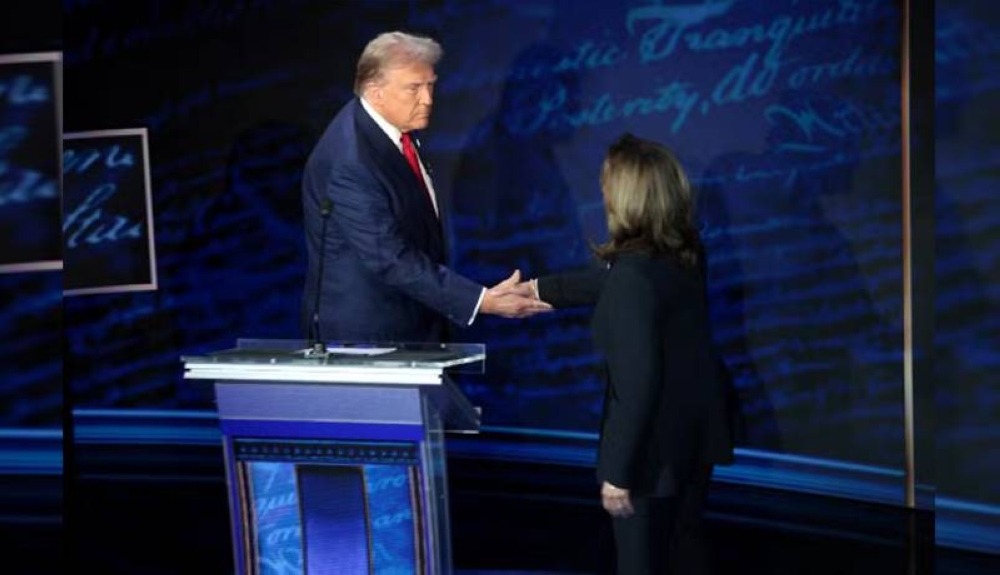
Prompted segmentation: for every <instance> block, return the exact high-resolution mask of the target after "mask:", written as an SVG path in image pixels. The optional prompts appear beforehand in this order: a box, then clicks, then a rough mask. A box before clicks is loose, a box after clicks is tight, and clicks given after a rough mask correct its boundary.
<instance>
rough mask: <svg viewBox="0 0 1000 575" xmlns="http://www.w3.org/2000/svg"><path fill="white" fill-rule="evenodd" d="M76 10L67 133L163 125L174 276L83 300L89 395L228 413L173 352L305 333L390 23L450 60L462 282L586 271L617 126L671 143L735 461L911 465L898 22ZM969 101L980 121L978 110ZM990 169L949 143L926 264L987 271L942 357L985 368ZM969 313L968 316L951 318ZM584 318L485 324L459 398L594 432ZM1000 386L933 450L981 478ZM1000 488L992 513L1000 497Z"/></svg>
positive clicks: (494, 10) (858, 7) (559, 1)
mask: <svg viewBox="0 0 1000 575" xmlns="http://www.w3.org/2000/svg"><path fill="white" fill-rule="evenodd" d="M65 12H66V14H65V15H66V21H67V23H68V24H67V30H66V44H67V51H66V55H65V56H66V86H67V90H68V91H69V92H70V93H71V94H72V96H71V97H69V98H67V101H66V129H67V131H84V130H97V129H113V128H120V127H136V126H145V127H148V128H149V130H150V155H151V166H152V186H153V195H154V212H155V227H156V239H157V248H156V249H157V256H158V275H159V285H160V289H159V290H158V291H157V292H154V293H136V294H117V295H103V296H85V297H77V298H70V299H68V300H67V301H66V304H65V313H66V321H67V337H68V343H67V346H66V362H67V365H66V369H67V372H68V373H69V374H70V377H69V382H70V386H71V390H72V392H73V394H74V400H75V402H76V405H79V406H87V407H98V406H114V407H137V406H142V407H160V408H173V407H184V408H211V398H210V394H209V390H208V389H207V388H204V387H199V386H196V385H192V384H191V383H188V382H185V381H183V380H182V379H181V370H180V363H179V359H178V358H179V356H180V355H181V354H184V353H195V352H203V351H209V350H213V349H218V348H223V347H230V346H232V345H233V343H234V340H235V338H236V337H297V336H299V335H300V334H299V333H298V325H297V317H298V315H297V309H298V304H299V297H300V295H301V290H302V281H303V276H304V257H303V245H302V226H301V210H300V206H299V203H300V200H299V190H298V186H299V180H300V176H301V169H302V165H303V163H304V160H305V157H306V155H307V154H308V152H309V150H310V148H311V146H312V144H313V143H314V141H315V138H316V137H317V136H318V134H319V133H320V132H321V131H322V129H323V128H324V126H325V124H326V122H328V121H329V119H330V118H332V116H333V114H334V113H335V112H336V111H337V109H338V108H339V107H340V106H341V105H342V104H343V103H344V102H345V101H347V99H349V98H350V97H351V93H350V86H351V84H352V80H353V68H354V64H355V62H356V59H357V56H358V54H359V52H360V50H361V48H362V47H363V45H364V44H365V42H367V41H368V40H369V39H370V38H371V37H373V36H374V35H375V34H377V33H379V32H381V31H384V30H390V29H397V28H398V29H407V30H411V31H416V32H422V33H426V34H429V35H432V36H434V37H436V38H437V39H438V40H439V41H440V42H441V43H442V45H443V46H444V49H445V57H444V59H443V60H442V62H441V64H440V66H439V67H438V73H439V76H440V81H439V84H438V89H437V93H436V104H435V114H434V118H433V120H432V125H431V128H430V129H429V130H428V131H427V132H426V133H425V134H424V137H423V142H424V146H423V150H422V153H423V154H424V155H425V156H426V157H427V159H428V160H429V161H430V163H431V165H432V168H433V175H432V177H433V178H434V182H435V188H436V189H437V190H438V193H439V194H440V195H441V200H442V204H443V205H444V206H445V207H446V220H445V223H446V229H447V231H448V236H449V243H450V249H451V252H450V253H451V258H452V263H453V265H454V266H455V267H456V268H457V269H459V270H460V271H462V272H463V273H465V274H467V275H469V276H470V277H473V278H475V279H477V280H479V281H482V282H483V283H486V284H492V283H494V282H496V281H499V280H500V279H503V278H504V277H506V276H507V275H508V274H509V273H510V271H511V270H512V269H514V268H518V269H520V270H521V271H522V273H524V274H526V275H529V276H534V275H538V274H543V273H547V272H552V271H557V270H561V269H565V268H569V267H575V266H579V265H583V264H585V263H586V262H587V261H588V258H589V257H590V256H589V255H588V246H589V245H590V244H591V243H593V242H598V241H600V240H601V239H602V238H603V237H604V234H605V227H604V223H603V219H602V213H601V206H600V200H599V197H600V196H599V191H598V185H597V174H598V170H599V166H600V161H601V158H602V156H603V154H604V151H605V148H606V146H607V144H608V143H609V142H610V141H611V140H613V139H614V138H615V137H616V136H617V135H619V134H620V133H621V132H623V131H632V132H634V133H636V134H637V135H640V136H644V137H647V138H653V139H656V140H659V141H661V142H663V143H665V144H667V145H669V146H670V147H672V148H673V149H674V150H675V151H676V152H677V154H678V155H679V157H680V158H681V160H682V162H683V163H684V165H685V166H686V167H687V169H688V172H689V175H690V176H691V179H692V181H693V182H694V183H695V185H696V187H697V189H698V193H699V209H700V211H699V223H700V226H701V228H702V232H703V235H704V238H705V240H706V243H707V247H708V250H709V274H710V295H711V304H712V314H713V322H714V328H715V335H716V339H717V343H718V344H719V346H720V347H721V349H722V350H723V352H724V355H725V358H726V361H727V363H728V364H729V366H730V367H731V368H732V370H733V372H734V374H735V375H736V379H737V384H738V387H739V391H740V396H741V399H742V409H743V412H744V414H745V415H746V418H747V420H748V424H749V436H748V439H747V443H746V445H748V446H751V447H758V448H764V449H769V450H774V451H779V452H786V453H796V454H808V455H816V456H820V457H826V458H832V459H841V460H849V461H854V462H862V463H871V464H876V465H882V466H887V467H893V468H898V467H900V466H901V465H902V449H901V447H902V409H901V402H902V354H901V346H902V321H901V298H900V294H901V292H902V284H901V277H902V268H901V241H902V240H901V233H900V229H901V219H900V213H901V202H900V197H901V187H900V171H901V166H900V145H899V141H900V139H899V131H900V104H899V82H900V78H899V73H898V69H899V58H898V45H899V33H898V29H899V26H900V21H899V14H898V11H897V8H896V2H893V1H889V0H885V1H879V0H824V1H818V0H817V1H809V2H804V1H799V0H781V1H774V2H767V3H763V2H750V1H710V2H705V1H697V2H695V1H692V2H690V3H686V4H678V3H673V2H671V3H666V2H656V1H652V0H647V1H638V0H637V1H632V2H614V3H612V2H603V1H597V0H593V1H589V0H573V1H570V0H527V1H502V0H492V1H490V0H483V1H479V2H461V1H457V0H440V1H434V2H416V1H398V2H390V1H381V2H351V3H329V2H322V1H309V0H293V1H281V2H277V1H267V0H262V1H259V2H252V3H247V2H241V1H235V0H232V1H230V0H215V1H213V2H210V3H207V4H205V3H201V2H198V3H195V2H176V1H171V2H166V1H150V2H144V3H136V2H123V1H112V0H108V1H105V2H98V3H93V2H67V3H65ZM970 14H971V15H970ZM952 15H953V17H954V18H955V19H957V20H958V21H959V22H960V23H961V22H964V24H963V25H964V26H966V28H962V29H961V30H962V31H959V32H955V34H958V35H959V36H961V35H962V34H965V33H966V32H967V31H968V30H973V31H975V30H978V32H976V33H977V34H979V35H980V36H974V37H977V38H979V37H981V38H983V39H985V40H990V39H992V40H990V42H986V43H985V45H987V46H989V48H988V49H985V51H984V52H979V53H977V52H973V51H971V49H970V46H971V44H970V45H966V44H965V43H961V42H959V43H957V44H956V46H958V47H961V48H962V54H968V53H972V55H970V56H969V57H968V58H964V59H961V62H964V64H961V65H957V67H955V68H954V70H956V73H955V75H954V79H953V81H954V84H948V85H955V86H959V87H961V86H966V87H970V86H972V87H975V89H974V90H971V91H970V90H965V89H962V88H956V91H955V92H954V94H952V95H951V99H950V100H945V102H946V103H952V105H954V106H955V109H956V121H953V122H952V123H951V124H948V125H951V126H954V127H955V129H956V130H959V129H963V130H973V131H974V133H976V134H980V135H981V136H982V140H981V141H982V142H983V143H984V144H988V143H992V144H993V145H994V147H995V139H994V140H991V139H989V138H990V137H992V136H990V135H989V131H988V130H986V129H985V128H984V127H981V128H979V129H978V131H976V128H974V126H975V125H979V126H985V125H984V124H982V123H979V122H981V119H980V118H982V117H985V118H991V117H993V116H990V114H995V113H994V112H990V110H991V108H989V106H988V102H990V99H989V97H988V94H989V92H990V90H994V91H995V87H993V86H991V85H988V84H987V83H986V79H988V78H990V74H989V71H990V69H989V66H995V64H990V63H988V60H989V56H990V55H993V54H995V52H996V50H997V48H996V47H997V46H998V43H997V42H996V38H995V36H991V34H994V33H993V32H989V30H988V28H987V29H978V28H976V22H977V16H976V15H975V14H972V13H965V12H953V13H952ZM942 21H944V20H942ZM970 27H971V28H970ZM943 33H944V31H939V38H940V34H943ZM968 33H969V34H972V32H968ZM976 45H977V46H979V45H984V44H982V43H979V44H976ZM939 50H940V49H939ZM975 58H980V59H979V60H976V59H975ZM994 59H995V58H994ZM970 62H971V63H970ZM976 62H978V63H976ZM940 63H941V61H940V57H939V64H940ZM970 74H971V75H970ZM976 74H978V76H977V75H976ZM942 76H943V77H946V78H947V77H948V75H947V74H942ZM993 76H995V74H994V75H993ZM949 81H952V80H949ZM938 96H939V98H944V97H945V96H944V94H943V92H942V91H940V90H939V94H938ZM967 102H978V105H977V106H978V107H973V108H971V110H974V111H978V112H972V115H971V116H969V115H965V116H961V114H960V113H959V112H958V110H959V109H962V110H969V109H970V108H968V107H967V106H965V103H967ZM976 113H978V114H979V115H976ZM958 119H960V120H961V122H958V121H957V120H958ZM942 121H946V119H942ZM957 133H958V132H956V134H957ZM956 137H957V136H956ZM989 150H990V148H988V147H982V146H974V147H971V149H970V148H956V149H955V150H954V153H953V154H947V153H946V154H944V155H941V156H939V165H938V172H939V175H940V176H941V183H940V185H941V186H946V187H948V190H949V191H950V192H951V193H950V194H948V195H942V196H940V197H939V201H938V205H939V207H940V208H941V209H942V210H945V211H946V212H947V211H949V210H950V213H952V214H955V215H956V216H960V217H956V218H954V219H952V220H949V219H948V218H947V217H943V218H939V230H940V231H941V232H942V233H944V234H945V235H946V237H951V238H954V239H955V241H954V242H953V243H951V244H948V245H950V246H951V247H948V246H944V247H943V248H942V251H943V252H945V253H946V255H945V257H943V258H941V259H940V260H939V263H938V265H939V266H946V269H945V270H944V271H945V272H947V273H954V274H961V273H962V272H961V270H967V271H968V270H979V271H980V275H979V276H978V277H979V278H980V279H979V281H978V283H977V282H973V283H972V284H964V283H962V282H960V281H953V282H952V281H948V280H947V277H950V276H946V279H945V281H943V282H942V283H941V284H940V285H939V287H938V303H939V306H940V307H941V308H942V310H943V312H944V314H945V316H944V317H945V319H944V323H943V325H944V326H945V329H944V331H943V332H942V333H943V334H945V335H943V336H942V337H941V338H939V340H940V342H941V343H940V346H939V347H940V349H943V350H951V351H953V352H956V353H957V350H961V353H959V354H958V355H957V356H956V355H954V354H953V355H952V356H951V357H959V358H960V359H961V361H960V362H959V365H960V366H963V369H967V370H969V371H968V373H972V374H976V375H978V376H988V374H989V372H990V370H989V367H991V366H995V365H996V361H997V354H996V349H997V346H996V345H992V346H990V345H986V344H983V343H982V342H984V341H990V340H988V339H980V338H982V337H986V338H989V337H992V338H993V340H992V341H996V325H995V323H991V322H993V321H995V320H991V319H989V316H985V315H983V310H985V309H987V308H990V307H991V306H992V308H995V302H996V285H997V283H996V273H995V270H996V265H995V263H996V262H995V256H994V255H992V253H991V252H993V253H995V251H996V250H987V251H984V252H982V254H981V255H970V252H975V250H977V249H978V248H979V246H980V245H983V244H982V242H986V244H987V245H988V246H994V245H995V242H996V220H995V217H994V216H990V215H989V214H990V212H989V210H986V209H984V208H986V207H987V204H988V202H990V201H993V202H995V200H992V199H990V198H988V194H987V193H986V190H987V189H988V183H989V181H990V178H991V177H992V175H991V174H992V173H993V171H995V166H996V154H995V151H989ZM973 157H978V158H980V163H979V164H976V165H975V166H973V167H972V168H969V169H971V170H972V172H971V173H973V174H976V178H978V179H968V178H966V177H965V174H967V173H969V172H967V171H964V170H965V169H966V168H961V169H958V168H956V171H955V172H954V178H953V179H952V180H950V181H946V178H945V176H948V177H951V176H949V174H952V172H948V171H947V170H945V169H942V165H943V166H945V167H947V166H957V167H961V166H971V165H972V164H970V163H969V161H970V159H971V158H973ZM942 162H943V164H942ZM976 166H978V167H976ZM991 170H992V171H991ZM970 182H972V183H970ZM996 213H997V210H995V209H994V210H992V214H996ZM991 217H992V218H993V219H990V218H991ZM949 221H950V222H951V223H949ZM962 238H965V239H966V240H967V241H965V242H964V243H963V241H960V240H962ZM949 249H952V250H954V254H955V257H954V258H949V257H947V250H949ZM990 274H992V275H990ZM954 277H957V275H956V276H954ZM969 286H978V288H976V289H978V291H970V289H972V288H970V287H969ZM969 294H973V296H972V298H973V300H975V301H978V302H980V303H979V304H978V306H979V307H974V306H973V307H968V306H959V307H954V306H953V304H952V302H954V301H967V300H968V299H969V297H970V295H969ZM976 298H978V299H976ZM956 310H958V311H961V313H958V311H956ZM993 317H996V314H994V315H993ZM948 318H951V319H948ZM588 321H589V316H588V313H587V311H586V310H568V311H563V312H559V313H556V314H552V315H550V316H546V317H545V318H541V319H534V320H526V321H513V320H501V319H493V318H480V320H477V322H476V325H475V326H473V327H472V328H470V329H468V330H465V331H462V332H459V335H458V338H459V339H461V340H463V341H476V342H485V343H486V344H487V345H488V350H489V360H488V365H487V373H486V374H485V375H484V376H481V377H465V378H463V379H462V380H461V384H462V386H463V387H464V389H465V391H466V392H467V393H468V394H469V395H470V396H471V398H472V399H473V401H474V402H475V403H477V404H478V405H482V406H483V408H484V418H485V421H486V422H487V423H490V424H494V425H514V426H524V427H534V428H551V429H563V430H584V431H591V430H594V429H596V427H597V422H598V407H599V401H600V397H601V394H600V381H599V379H598V373H597V361H598V358H597V356H596V355H595V353H594V350H593V348H592V346H591V343H590V339H589V331H588ZM949 321H950V322H952V323H950V324H949ZM968 322H972V323H973V324H975V325H978V326H982V327H981V328H975V329H973V328H969V327H968ZM949 325H951V326H953V327H952V328H949V327H948V326H949ZM949 330H951V331H949ZM949 333H950V334H953V335H951V336H949V335H947V334H949ZM963 338H965V339H963ZM969 340H975V341H976V342H978V343H980V345H979V346H978V347H973V346H968V345H965V344H963V343H962V342H963V341H969ZM939 365H943V364H939ZM946 369H950V368H946ZM992 371H993V372H995V370H992ZM956 373H966V372H956ZM956 377H959V376H956ZM993 377H994V379H993V382H994V383H993V385H992V387H990V386H986V387H985V388H983V387H976V388H975V390H973V389H971V384H961V385H965V386H966V387H961V385H960V386H959V387H957V388H956V391H955V392H954V393H955V394H956V395H955V397H956V398H959V399H956V403H953V404H951V405H952V406H953V407H954V409H955V411H954V412H951V413H954V414H955V417H954V419H953V420H952V421H956V422H957V420H958V414H959V413H960V408H961V405H962V402H971V401H976V402H978V403H977V406H976V409H978V410H979V411H976V413H977V414H978V415H977V419H976V424H975V425H976V426H978V427H976V429H986V430H987V431H972V430H971V429H964V428H961V427H960V426H956V427H955V428H954V430H953V431H952V430H949V431H948V433H952V432H953V433H954V435H947V434H946V435H945V437H946V438H947V439H944V440H943V441H948V442H950V443H949V444H948V445H949V446H950V447H952V448H954V450H955V451H954V453H955V458H956V461H962V462H965V464H968V465H973V464H971V463H969V460H970V457H969V452H968V451H967V450H965V448H964V447H962V445H963V441H964V439H963V438H965V437H967V436H968V435H969V434H981V435H982V434H985V435H983V436H982V437H981V441H982V442H983V445H987V446H992V451H990V450H989V449H987V452H989V453H992V454H993V455H992V456H990V457H989V458H987V460H986V462H983V461H982V460H981V458H980V462H979V463H975V464H974V466H973V467H972V468H971V469H970V470H972V471H976V472H983V471H987V470H992V471H993V474H994V476H997V473H996V470H997V466H998V465H1000V463H998V460H1000V457H998V456H996V453H997V450H996V439H995V437H996V424H995V422H996V421H998V418H997V409H998V408H997V405H998V402H997V401H996V397H997V393H996V391H997V388H996V384H995V376H993ZM960 379H961V378H960ZM962 381H964V379H962ZM983 389H986V390H987V391H982V390H983ZM949 393H950V392H949ZM945 399H947V397H946V398H945ZM948 421H949V420H948V419H947V416H946V418H945V423H947V422H948ZM990 421H992V422H993V423H992V424H988V423H987V422H990ZM984 466H985V467H984ZM987 468H988V469H987ZM956 489H958V491H956V493H959V494H971V493H973V491H970V489H971V486H969V485H965V486H962V485H958V484H956ZM996 489H997V488H996V486H992V487H982V486H979V487H976V488H975V493H976V494H978V495H981V496H983V497H987V498H992V499H993V500H1000V493H997V491H996Z"/></svg>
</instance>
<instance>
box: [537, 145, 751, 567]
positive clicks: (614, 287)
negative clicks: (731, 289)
mask: <svg viewBox="0 0 1000 575" xmlns="http://www.w3.org/2000/svg"><path fill="white" fill-rule="evenodd" d="M601 189H602V192H603V195H604V205H605V211H606V214H607V220H608V229H609V240H608V242H607V243H605V244H604V245H602V246H600V247H599V248H598V250H597V254H598V256H599V257H600V258H601V259H602V260H604V262H606V269H601V270H596V271H591V272H581V273H573V274H563V275H556V276H550V277H543V278H540V279H538V280H533V287H534V289H535V293H536V295H537V296H538V297H539V299H542V300H544V301H546V302H548V303H549V304H551V305H553V306H554V307H557V308H558V307H567V306H573V305H588V304H594V303H595V302H596V307H595V309H594V316H593V322H592V327H593V331H594V339H595V343H596V345H597V347H598V349H599V350H600V351H601V352H603V356H604V358H605V360H606V375H607V387H606V392H605V397H604V415H603V421H602V424H601V434H600V446H599V449H598V462H597V478H598V481H599V482H600V483H601V499H602V502H603V505H604V508H605V509H606V510H607V511H608V513H609V514H611V516H612V517H613V530H614V535H615V546H616V549H617V557H618V559H617V565H618V573H619V575H631V574H646V573H704V572H706V571H707V570H708V566H707V561H708V557H707V549H706V547H705V544H704V541H703V537H702V526H701V515H702V509H703V506H704V501H705V496H706V492H707V488H708V483H709V478H710V476H711V474H712V469H713V466H714V465H715V464H725V463H730V462H731V461H732V457H733V443H732V433H731V431H730V426H729V421H730V417H729V406H728V400H727V398H728V397H730V393H729V391H730V389H729V385H730V382H729V381H728V377H727V375H728V374H727V373H726V371H725V367H724V364H723V363H722V362H721V361H720V360H719V358H718V356H717V355H716V354H715V353H714V351H713V344H712V336H711V332H710V327H709V317H708V306H707V302H706V290H705V283H704V281H705V280H704V269H705V266H704V254H703V250H702V247H701V242H700V241H699V238H698V234H697V231H696V230H695V228H694V223H693V222H694V218H693V202H692V197H691V189H690V186H689V185H688V181H687V178H686V176H685V175H684V172H683V170H682V169H681V166H680V164H679V163H678V162H677V159H676V158H675V157H674V155H673V154H672V153H671V152H670V151H669V150H667V149H666V148H665V147H663V146H661V145H659V144H656V143H654V142H650V141H647V140H642V139H639V138H636V137H634V136H632V135H629V134H626V135H625V136H623V137H622V138H620V139H619V140H618V141H617V142H615V143H614V144H613V145H612V146H611V147H610V149H609V150H608V154H607V157H606V158H605V161H604V165H603V168H602V171H601Z"/></svg>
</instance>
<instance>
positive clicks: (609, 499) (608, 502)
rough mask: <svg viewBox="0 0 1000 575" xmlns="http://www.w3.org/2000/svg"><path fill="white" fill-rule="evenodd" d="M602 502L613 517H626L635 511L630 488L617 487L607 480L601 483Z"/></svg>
mask: <svg viewBox="0 0 1000 575" xmlns="http://www.w3.org/2000/svg"><path fill="white" fill-rule="evenodd" d="M601 502H602V503H603V504H604V510H605V511H607V512H608V513H610V514H611V516H612V517H619V518H625V517H628V516H630V515H632V514H633V513H635V510H634V509H632V498H631V497H630V496H629V491H628V489H622V488H620V487H615V486H614V485H611V484H610V483H608V482H607V481H605V482H604V483H603V484H602V485H601Z"/></svg>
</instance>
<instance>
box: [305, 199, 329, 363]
mask: <svg viewBox="0 0 1000 575" xmlns="http://www.w3.org/2000/svg"><path fill="white" fill-rule="evenodd" d="M331 212H333V201H331V200H330V198H323V199H322V200H321V201H320V204H319V215H320V217H321V218H323V225H322V227H321V229H320V236H319V274H318V275H317V277H316V299H315V301H314V303H313V313H312V324H311V325H310V326H309V340H310V342H311V346H310V349H308V350H306V357H326V356H327V349H326V344H325V343H324V342H323V336H322V334H321V333H320V327H319V301H320V295H321V294H322V291H323V266H324V264H325V263H326V223H327V222H328V221H330V213H331Z"/></svg>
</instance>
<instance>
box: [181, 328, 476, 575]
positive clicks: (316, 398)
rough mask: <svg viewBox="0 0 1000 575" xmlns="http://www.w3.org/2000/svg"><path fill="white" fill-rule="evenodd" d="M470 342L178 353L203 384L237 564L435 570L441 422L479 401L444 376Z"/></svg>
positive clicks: (461, 427) (328, 570) (466, 358)
mask: <svg viewBox="0 0 1000 575" xmlns="http://www.w3.org/2000/svg"><path fill="white" fill-rule="evenodd" d="M485 357H486V354H485V348H484V346H483V345H481V344H399V343H392V344H345V345H334V346H331V347H329V348H328V349H327V350H326V352H325V353H319V354H318V353H315V352H313V351H311V350H309V349H308V346H307V344H306V342H304V341H296V340H239V341H238V342H237V345H236V347H235V348H232V349H227V350H221V351H218V352H214V353H209V354H205V355H200V356H185V357H183V358H182V361H183V363H184V377H185V379H191V380H208V381H212V382H214V383H213V385H214V389H215V398H216V402H217V408H218V414H219V424H220V427H221V431H222V438H223V451H224V456H225V466H226V482H227V486H228V497H229V508H230V521H231V530H232V541H233V553H234V561H235V566H236V572H237V573H239V574H240V575H244V574H245V575H269V574H282V575H292V574H298V573H301V574H308V575H326V574H330V575H333V574H337V575H353V574H359V575H361V574H364V575H372V574H374V575H378V574H381V573H391V574H394V575H395V574H407V573H412V574H414V575H448V574H450V573H451V572H452V566H451V543H450V541H451V538H450V530H449V521H448V489H447V477H446V468H445V453H444V449H445V446H444V433H445V431H456V432H470V433H474V432H477V431H478V429H479V412H478V409H477V408H474V407H473V406H472V405H471V404H470V403H469V401H468V400H467V399H466V397H465V396H464V395H463V394H462V393H461V391H459V389H458V388H457V387H456V386H455V385H454V383H452V381H451V379H450V378H449V373H452V372H454V371H469V372H478V373H481V372H482V370H483V364H484V360H485Z"/></svg>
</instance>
